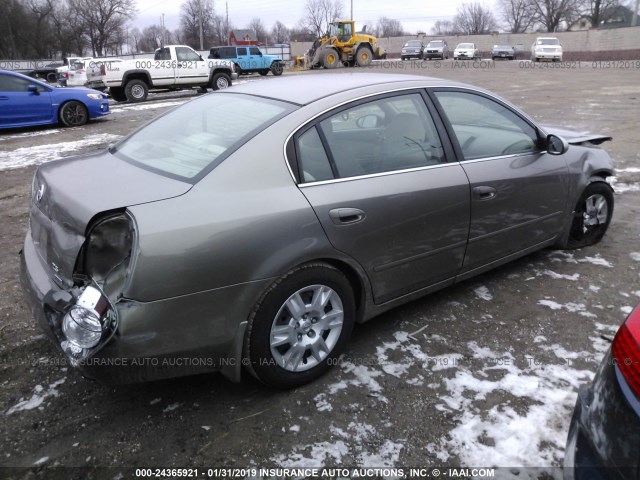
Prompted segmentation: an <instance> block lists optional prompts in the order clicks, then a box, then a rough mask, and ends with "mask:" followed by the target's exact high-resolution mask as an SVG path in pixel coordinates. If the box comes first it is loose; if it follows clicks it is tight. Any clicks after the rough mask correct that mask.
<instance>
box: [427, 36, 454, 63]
mask: <svg viewBox="0 0 640 480" xmlns="http://www.w3.org/2000/svg"><path fill="white" fill-rule="evenodd" d="M422 58H423V59H425V60H431V59H432V58H437V59H439V60H445V59H448V58H449V44H448V43H447V41H446V40H431V41H430V42H429V43H427V46H426V47H424V50H423V54H422Z"/></svg>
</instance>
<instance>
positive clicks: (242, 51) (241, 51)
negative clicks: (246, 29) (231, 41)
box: [238, 47, 247, 57]
mask: <svg viewBox="0 0 640 480" xmlns="http://www.w3.org/2000/svg"><path fill="white" fill-rule="evenodd" d="M246 54H247V49H246V48H244V47H243V48H238V56H239V57H240V56H242V57H244V56H245V55H246Z"/></svg>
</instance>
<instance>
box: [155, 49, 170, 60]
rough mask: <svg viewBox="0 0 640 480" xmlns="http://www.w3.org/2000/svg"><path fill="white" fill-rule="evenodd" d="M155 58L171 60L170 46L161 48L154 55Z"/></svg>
mask: <svg viewBox="0 0 640 480" xmlns="http://www.w3.org/2000/svg"><path fill="white" fill-rule="evenodd" d="M153 59H154V60H171V51H170V50H169V49H168V48H161V49H160V50H158V51H157V52H156V54H155V55H154V57H153Z"/></svg>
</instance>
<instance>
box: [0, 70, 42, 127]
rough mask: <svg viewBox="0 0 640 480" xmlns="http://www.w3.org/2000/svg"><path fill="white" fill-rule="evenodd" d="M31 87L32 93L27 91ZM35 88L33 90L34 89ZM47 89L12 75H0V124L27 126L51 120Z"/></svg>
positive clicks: (5, 125)
mask: <svg viewBox="0 0 640 480" xmlns="http://www.w3.org/2000/svg"><path fill="white" fill-rule="evenodd" d="M30 86H31V87H32V90H33V91H30V90H29V87H30ZM34 87H35V89H34ZM52 117H53V107H52V106H51V94H50V93H49V88H47V87H44V86H43V85H41V84H39V83H35V82H31V81H29V80H27V79H24V78H20V77H16V76H13V75H2V74H0V124H2V126H4V127H8V126H16V127H18V126H27V125H37V124H42V123H47V122H49V121H50V120H52Z"/></svg>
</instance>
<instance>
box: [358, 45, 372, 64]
mask: <svg viewBox="0 0 640 480" xmlns="http://www.w3.org/2000/svg"><path fill="white" fill-rule="evenodd" d="M372 60H373V52H372V51H371V49H370V48H369V47H360V48H359V49H358V51H357V52H356V65H358V66H359V67H368V66H369V65H371V61H372Z"/></svg>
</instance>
